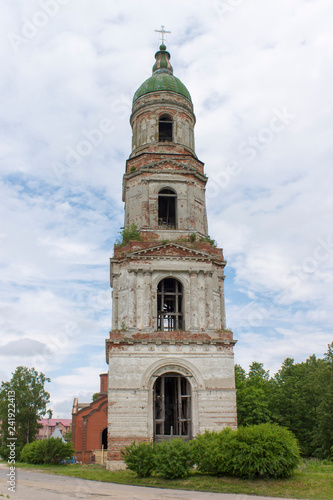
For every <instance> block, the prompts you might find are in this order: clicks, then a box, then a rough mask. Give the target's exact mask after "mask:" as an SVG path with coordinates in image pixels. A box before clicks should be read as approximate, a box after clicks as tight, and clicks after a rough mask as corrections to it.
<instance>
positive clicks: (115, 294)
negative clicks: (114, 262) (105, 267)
mask: <svg viewBox="0 0 333 500" xmlns="http://www.w3.org/2000/svg"><path fill="white" fill-rule="evenodd" d="M119 276H120V274H113V276H112V330H119V316H118V315H119V310H118V309H119Z"/></svg>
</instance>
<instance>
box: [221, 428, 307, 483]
mask: <svg viewBox="0 0 333 500" xmlns="http://www.w3.org/2000/svg"><path fill="white" fill-rule="evenodd" d="M230 451H231V452H232V454H233V460H232V462H233V467H232V468H233V470H232V474H233V475H235V476H237V477H242V478H253V477H262V478H269V477H272V478H285V477H288V476H290V475H291V474H292V473H293V471H294V469H295V467H296V466H297V465H298V463H299V460H300V450H299V445H298V442H297V439H296V437H295V436H294V435H293V433H292V432H290V431H289V430H288V429H286V428H285V427H279V426H278V425H276V424H269V423H266V424H260V425H252V426H249V427H240V428H239V429H238V431H237V438H236V439H235V440H234V441H233V442H232V447H231V449H230Z"/></svg>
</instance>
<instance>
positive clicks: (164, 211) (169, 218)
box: [158, 189, 177, 229]
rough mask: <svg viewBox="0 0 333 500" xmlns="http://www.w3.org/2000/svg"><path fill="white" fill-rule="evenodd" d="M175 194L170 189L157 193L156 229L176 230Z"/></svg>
mask: <svg viewBox="0 0 333 500" xmlns="http://www.w3.org/2000/svg"><path fill="white" fill-rule="evenodd" d="M176 202H177V194H176V193H175V192H174V191H172V189H162V190H161V191H160V192H159V193H158V229H177V224H176V205H177V203H176Z"/></svg>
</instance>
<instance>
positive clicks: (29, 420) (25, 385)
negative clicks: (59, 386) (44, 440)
mask: <svg viewBox="0 0 333 500" xmlns="http://www.w3.org/2000/svg"><path fill="white" fill-rule="evenodd" d="M45 382H50V379H49V378H47V377H45V375H44V374H43V373H38V372H37V371H36V370H35V369H34V368H27V367H26V366H19V367H17V368H16V370H15V372H14V373H12V378H11V380H10V381H9V382H1V389H0V421H1V433H0V455H1V456H2V457H3V458H8V456H9V453H10V450H9V447H8V443H15V454H16V459H18V457H19V454H20V452H21V450H22V448H23V446H24V445H25V444H27V443H30V442H32V441H34V440H35V439H36V435H37V433H38V430H39V429H40V428H41V427H42V426H41V424H38V420H39V419H40V418H42V417H43V415H45V413H46V405H47V403H48V402H49V401H50V394H49V393H48V392H47V391H46V390H45V388H44V384H45ZM14 438H16V439H14Z"/></svg>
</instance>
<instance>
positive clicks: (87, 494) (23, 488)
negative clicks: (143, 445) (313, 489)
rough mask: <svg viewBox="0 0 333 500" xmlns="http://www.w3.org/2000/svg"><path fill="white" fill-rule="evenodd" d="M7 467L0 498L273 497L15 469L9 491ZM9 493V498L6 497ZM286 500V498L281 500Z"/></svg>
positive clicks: (0, 477) (1, 474)
mask: <svg viewBox="0 0 333 500" xmlns="http://www.w3.org/2000/svg"><path fill="white" fill-rule="evenodd" d="M7 474H8V468H7V466H6V465H3V464H0V498H3V497H4V498H9V499H10V500H67V499H68V500H69V499H73V498H74V499H75V498H77V499H84V500H90V499H91V500H92V499H97V500H98V499H101V500H102V499H110V500H276V499H272V498H268V497H258V496H249V495H230V494H224V493H203V492H194V491H180V490H166V489H160V488H146V487H141V486H127V485H120V484H114V483H103V482H100V481H87V480H85V479H77V478H74V477H68V476H54V475H52V474H44V473H41V472H35V471H30V470H29V471H28V470H23V469H18V470H16V491H15V493H14V492H11V491H8V486H9V485H8V484H7V480H8V479H9V478H8V476H7ZM7 495H9V497H8V496H7ZM280 500H288V499H280Z"/></svg>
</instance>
